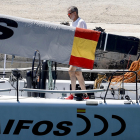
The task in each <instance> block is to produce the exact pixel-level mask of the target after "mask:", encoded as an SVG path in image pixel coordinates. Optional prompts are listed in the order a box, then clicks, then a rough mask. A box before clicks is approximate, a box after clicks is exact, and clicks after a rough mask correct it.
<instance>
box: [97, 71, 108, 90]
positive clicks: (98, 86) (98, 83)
mask: <svg viewBox="0 0 140 140" xmlns="http://www.w3.org/2000/svg"><path fill="white" fill-rule="evenodd" d="M105 79H106V74H104V75H103V74H98V77H97V79H96V80H95V81H94V89H97V88H100V85H101V83H102V81H103V80H105Z"/></svg>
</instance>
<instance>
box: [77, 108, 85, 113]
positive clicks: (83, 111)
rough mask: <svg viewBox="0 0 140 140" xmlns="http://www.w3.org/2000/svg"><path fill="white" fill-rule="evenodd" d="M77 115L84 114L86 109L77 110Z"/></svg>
mask: <svg viewBox="0 0 140 140" xmlns="http://www.w3.org/2000/svg"><path fill="white" fill-rule="evenodd" d="M77 113H86V109H84V108H77Z"/></svg>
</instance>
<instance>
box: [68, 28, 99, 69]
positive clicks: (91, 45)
mask: <svg viewBox="0 0 140 140" xmlns="http://www.w3.org/2000/svg"><path fill="white" fill-rule="evenodd" d="M99 37H100V32H97V31H93V30H88V29H82V28H76V30H75V36H74V40H73V46H72V52H71V57H70V62H69V64H70V65H73V66H78V67H82V68H88V69H93V65H94V60H95V51H96V46H97V43H98V40H99Z"/></svg>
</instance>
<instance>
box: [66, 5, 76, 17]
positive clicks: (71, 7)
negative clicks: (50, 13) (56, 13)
mask: <svg viewBox="0 0 140 140" xmlns="http://www.w3.org/2000/svg"><path fill="white" fill-rule="evenodd" d="M68 10H71V12H76V13H77V15H78V8H77V7H76V6H70V7H69V8H68Z"/></svg>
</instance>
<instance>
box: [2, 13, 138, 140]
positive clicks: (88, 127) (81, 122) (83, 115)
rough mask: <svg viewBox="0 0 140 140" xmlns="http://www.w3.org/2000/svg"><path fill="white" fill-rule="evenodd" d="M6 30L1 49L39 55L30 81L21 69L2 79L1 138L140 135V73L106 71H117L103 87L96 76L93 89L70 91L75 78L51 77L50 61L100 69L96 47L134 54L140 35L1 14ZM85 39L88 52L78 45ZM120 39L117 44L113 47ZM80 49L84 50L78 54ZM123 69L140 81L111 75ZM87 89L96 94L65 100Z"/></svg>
mask: <svg viewBox="0 0 140 140" xmlns="http://www.w3.org/2000/svg"><path fill="white" fill-rule="evenodd" d="M0 32H1V34H0V53H3V54H10V55H16V56H22V57H27V58H32V57H33V63H32V68H31V71H28V72H27V77H26V79H25V81H24V80H21V79H22V76H21V71H20V70H19V69H14V70H12V71H11V73H12V76H11V79H9V80H8V81H7V80H6V79H1V82H0V85H1V86H0V87H1V89H0V92H1V96H0V138H1V140H5V139H6V140H9V139H10V140H23V139H34V140H38V139H43V140H44V139H58V140H59V139H60V140H66V139H67V140H71V139H74V140H85V139H89V140H90V139H97V140H102V139H106V140H118V139H128V140H129V139H136V140H138V139H139V138H140V133H139V130H140V124H139V123H140V119H139V118H140V105H139V86H140V85H139V83H138V82H137V77H138V75H137V72H135V71H128V70H123V71H122V70H109V69H108V70H100V72H104V73H112V76H111V78H110V79H109V82H105V83H100V85H99V87H98V89H96V88H94V87H93V86H92V85H93V83H95V81H87V82H86V84H87V87H88V89H87V90H80V89H79V87H77V90H70V81H69V80H62V81H59V80H56V77H55V76H54V77H53V76H52V77H51V79H49V80H50V81H47V78H48V73H47V71H48V70H49V67H48V66H49V65H48V62H50V61H54V62H57V63H63V64H71V65H75V66H80V67H83V68H85V69H84V70H85V71H86V72H95V71H96V72H97V71H99V70H95V69H93V66H94V60H95V51H96V49H102V50H109V51H116V52H121V53H126V54H133V55H134V54H137V50H138V45H139V39H138V38H134V37H121V36H115V35H111V34H106V33H102V32H100V31H93V30H87V29H79V28H74V27H68V26H64V25H55V24H52V23H49V22H43V21H36V20H30V19H24V18H19V17H12V16H6V15H0ZM81 41H82V42H83V41H84V42H83V43H82V44H88V45H89V47H88V49H87V48H86V53H85V51H83V49H84V46H83V45H81V48H82V49H81V48H80V49H79V48H77V46H79V44H81ZM115 41H116V42H117V43H116V42H115ZM114 43H115V48H114V47H113V48H112V47H111V46H112V44H114ZM123 46H124V47H123ZM122 47H123V48H122ZM75 49H76V50H77V49H79V51H81V53H79V54H77V53H76V51H75ZM82 52H84V53H82ZM37 57H38V65H37V67H36V68H35V65H34V63H35V60H36V59H37ZM54 66H55V65H54ZM56 70H66V71H67V69H66V68H57V67H54V70H53V71H54V75H55V74H56V73H55V72H56ZM49 72H51V71H49ZM117 72H121V73H126V72H127V73H134V75H135V79H136V81H135V82H134V83H124V82H122V83H121V85H119V86H118V84H116V85H115V84H112V83H111V80H112V78H113V76H114V74H115V73H117ZM2 75H3V74H2ZM52 80H54V82H53V83H52ZM52 84H54V85H55V87H57V89H56V88H54V86H52ZM46 85H47V86H46ZM48 85H49V87H48ZM85 92H86V93H88V94H89V95H91V96H90V99H87V100H78V98H76V99H75V100H65V96H68V95H70V93H76V94H77V97H78V94H79V95H80V94H83V93H85Z"/></svg>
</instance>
